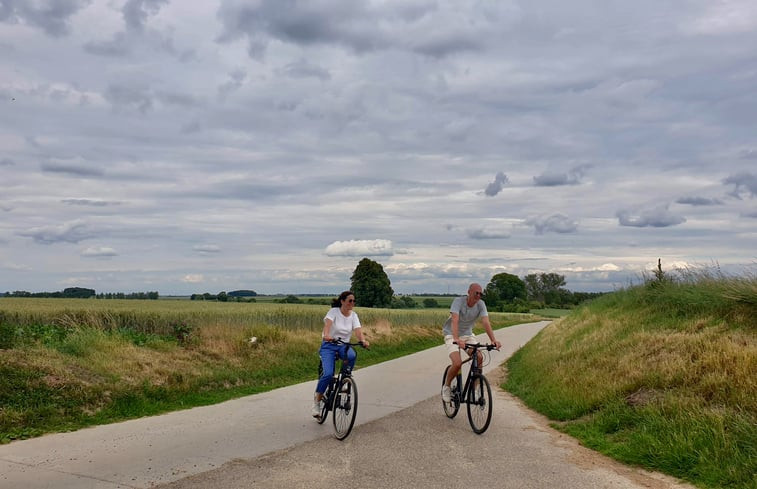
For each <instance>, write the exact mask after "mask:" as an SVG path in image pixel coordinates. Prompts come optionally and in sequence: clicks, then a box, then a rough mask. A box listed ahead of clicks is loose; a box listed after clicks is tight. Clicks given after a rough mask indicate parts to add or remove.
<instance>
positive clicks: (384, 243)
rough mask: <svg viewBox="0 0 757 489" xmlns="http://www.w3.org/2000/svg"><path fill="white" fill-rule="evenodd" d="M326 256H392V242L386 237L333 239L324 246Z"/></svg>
mask: <svg viewBox="0 0 757 489" xmlns="http://www.w3.org/2000/svg"><path fill="white" fill-rule="evenodd" d="M325 253H326V255H327V256H392V255H393V254H394V251H393V250H392V242H391V241H389V240H387V239H373V240H350V241H334V242H333V243H331V244H330V245H328V246H327V247H326V250H325Z"/></svg>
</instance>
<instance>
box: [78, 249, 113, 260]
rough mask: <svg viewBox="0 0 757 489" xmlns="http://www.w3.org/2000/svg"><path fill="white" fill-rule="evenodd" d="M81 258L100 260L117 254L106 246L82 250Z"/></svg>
mask: <svg viewBox="0 0 757 489" xmlns="http://www.w3.org/2000/svg"><path fill="white" fill-rule="evenodd" d="M81 256H83V257H87V258H102V257H111V256H118V252H116V250H114V249H113V248H109V247H107V246H99V247H93V248H87V249H85V250H82V252H81Z"/></svg>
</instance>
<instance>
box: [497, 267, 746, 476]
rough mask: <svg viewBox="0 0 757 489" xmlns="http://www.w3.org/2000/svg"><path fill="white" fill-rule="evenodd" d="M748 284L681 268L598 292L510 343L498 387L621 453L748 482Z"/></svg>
mask: <svg viewBox="0 0 757 489" xmlns="http://www.w3.org/2000/svg"><path fill="white" fill-rule="evenodd" d="M756 283H757V280H755V278H754V277H746V278H743V277H741V278H734V277H725V276H722V275H720V274H718V273H713V272H706V271H694V272H692V271H686V272H683V273H681V274H680V275H679V276H677V277H675V278H669V279H668V280H665V281H649V282H648V283H646V284H644V285H640V286H637V287H632V288H629V289H627V290H622V291H618V292H615V293H613V294H610V295H607V296H604V297H602V298H599V299H597V300H596V301H594V302H592V303H590V304H588V305H586V306H584V307H581V308H579V309H577V310H575V311H574V312H573V313H571V314H570V315H569V316H567V317H566V318H564V319H561V320H559V321H557V322H555V323H553V324H552V325H550V326H548V327H547V328H545V329H544V330H542V332H540V333H539V335H537V337H536V338H534V340H532V341H531V342H530V343H529V344H528V345H526V346H525V347H524V348H523V349H521V350H520V351H518V352H517V353H516V354H515V355H514V356H513V357H512V358H511V359H510V360H509V361H508V364H507V366H508V370H509V372H508V378H507V381H506V383H505V385H504V387H505V388H506V389H508V390H509V391H511V392H512V393H514V394H515V395H517V396H519V397H521V398H522V399H523V400H524V401H525V403H526V404H527V405H528V406H529V407H531V408H533V409H535V410H537V411H539V412H541V413H543V414H545V415H546V416H548V417H549V418H551V419H552V420H554V426H555V427H557V428H558V429H560V430H563V431H565V432H566V433H569V434H571V435H573V436H575V437H577V438H578V439H579V440H581V442H582V443H584V444H585V445H586V446H589V447H591V448H593V449H596V450H598V451H600V452H603V453H605V454H607V455H610V456H612V457H614V458H616V459H618V460H620V461H622V462H625V463H628V464H632V465H638V466H642V467H645V468H648V469H651V470H657V471H661V472H664V473H667V474H670V475H673V476H676V477H679V478H681V479H684V480H687V481H690V482H692V483H694V484H695V485H697V486H699V487H703V488H723V487H727V488H751V489H755V488H757V477H755V475H756V474H757V301H755V299H756V298H757V294H756V293H755V291H756V290H757V289H756V288H755V284H756Z"/></svg>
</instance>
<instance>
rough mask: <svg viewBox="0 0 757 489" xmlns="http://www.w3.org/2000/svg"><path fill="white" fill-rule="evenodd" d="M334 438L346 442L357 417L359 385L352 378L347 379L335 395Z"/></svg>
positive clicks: (343, 380)
mask: <svg viewBox="0 0 757 489" xmlns="http://www.w3.org/2000/svg"><path fill="white" fill-rule="evenodd" d="M332 410H333V411H334V412H333V414H332V415H331V417H332V419H333V420H334V436H336V439H337V440H344V439H345V438H347V435H349V434H350V431H352V426H353V425H354V424H355V416H357V384H356V383H355V381H354V380H353V378H352V377H345V378H343V379H342V382H341V383H340V384H339V388H338V389H337V391H336V393H335V394H334V406H333V407H332Z"/></svg>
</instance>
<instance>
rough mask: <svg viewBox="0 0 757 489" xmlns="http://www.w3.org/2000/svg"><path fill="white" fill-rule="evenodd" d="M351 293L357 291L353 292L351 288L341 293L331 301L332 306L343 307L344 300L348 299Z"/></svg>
mask: <svg viewBox="0 0 757 489" xmlns="http://www.w3.org/2000/svg"><path fill="white" fill-rule="evenodd" d="M351 295H355V293H354V292H352V291H351V290H345V291H344V292H342V293H341V294H339V297H337V298H336V299H334V300H333V301H331V307H342V302H344V301H345V300H346V299H347V297H349V296H351Z"/></svg>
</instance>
